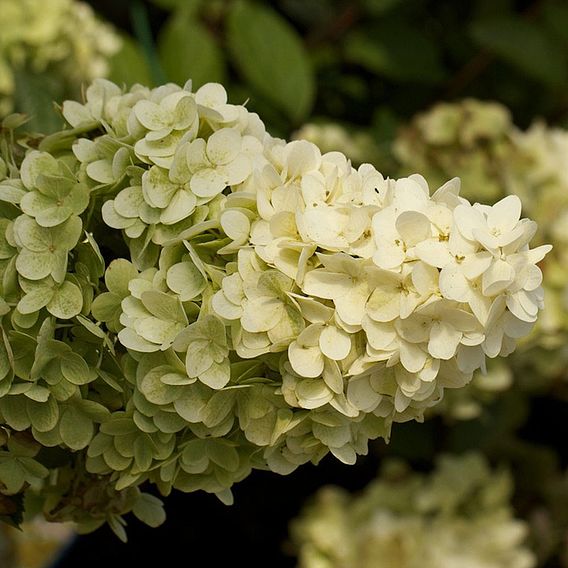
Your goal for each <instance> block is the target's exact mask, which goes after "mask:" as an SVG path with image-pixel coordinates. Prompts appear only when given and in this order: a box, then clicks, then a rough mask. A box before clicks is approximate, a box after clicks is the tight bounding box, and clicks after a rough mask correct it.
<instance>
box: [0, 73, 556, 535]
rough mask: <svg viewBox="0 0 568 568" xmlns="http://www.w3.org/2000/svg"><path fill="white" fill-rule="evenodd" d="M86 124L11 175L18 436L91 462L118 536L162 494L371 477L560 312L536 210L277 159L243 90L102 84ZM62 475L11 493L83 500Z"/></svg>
mask: <svg viewBox="0 0 568 568" xmlns="http://www.w3.org/2000/svg"><path fill="white" fill-rule="evenodd" d="M62 112H63V116H64V117H65V119H66V120H67V122H68V123H69V124H70V126H71V127H72V128H71V129H69V128H68V129H66V130H63V131H61V132H59V133H55V134H53V135H50V136H49V137H47V138H45V139H44V140H42V141H41V142H40V143H39V145H38V147H37V149H30V150H29V151H28V152H27V153H26V155H25V157H24V158H23V160H22V161H21V162H20V163H12V162H14V158H13V156H12V155H11V154H9V155H6V156H5V157H4V158H3V159H4V161H5V162H6V164H10V168H9V169H8V168H7V167H6V168H4V169H5V172H4V174H2V175H3V178H4V179H2V180H0V214H1V215H2V217H1V218H0V270H1V274H0V276H1V278H0V317H2V318H3V319H2V326H3V337H4V338H5V341H4V343H0V425H1V426H3V427H6V428H7V429H8V430H9V432H10V433H11V434H12V433H13V432H12V431H14V432H16V433H17V432H21V431H29V432H31V435H32V436H33V439H34V440H35V442H36V444H35V445H34V452H35V453H33V456H36V455H37V453H38V452H39V447H40V446H48V447H55V446H58V447H60V448H63V449H64V450H65V451H68V452H79V453H80V454H81V456H82V460H83V461H82V462H81V463H84V464H85V465H84V469H85V471H83V472H81V474H82V476H83V477H84V478H85V480H84V482H85V483H86V484H88V483H92V482H93V479H97V480H98V481H97V483H99V482H100V483H102V482H103V481H104V483H106V486H107V487H108V489H109V492H112V491H114V492H115V494H113V495H114V496H113V497H112V498H111V497H109V499H110V504H108V507H106V508H103V509H102V512H101V514H100V516H99V517H97V521H96V522H98V523H102V522H105V521H107V522H109V523H111V526H113V528H114V529H115V530H116V531H117V533H118V534H122V533H121V530H120V528H119V527H121V526H122V525H121V523H122V521H121V520H120V518H119V517H120V515H118V513H116V511H115V508H114V506H113V505H112V499H116V500H121V497H120V495H121V492H123V491H128V490H131V496H132V499H130V500H126V501H125V502H127V503H134V502H139V503H141V502H144V503H145V502H146V501H140V499H143V500H146V499H147V498H146V497H143V496H142V495H143V494H139V493H137V492H136V491H133V490H135V489H136V490H137V488H138V486H140V485H141V484H142V483H144V482H146V481H149V482H151V483H155V484H156V485H157V487H158V488H159V490H160V491H161V492H162V493H163V494H167V493H169V492H170V491H171V490H172V489H180V490H183V491H193V490H197V489H202V490H205V491H208V492H211V493H215V494H216V495H218V496H219V498H220V499H222V500H223V501H224V502H230V501H231V499H232V497H231V493H230V488H231V486H232V485H233V484H234V483H235V482H238V481H240V480H241V479H243V478H244V477H246V476H247V475H248V474H249V473H250V471H251V470H252V469H253V468H260V469H270V470H271V471H274V472H278V473H289V472H291V471H293V470H294V469H295V468H297V467H298V466H299V465H301V464H304V463H306V462H310V461H311V462H313V463H317V462H318V461H319V460H321V459H322V458H323V456H325V455H326V454H327V453H329V452H331V453H332V454H333V455H334V456H336V457H337V458H338V459H340V460H342V461H343V462H345V463H351V464H352V463H355V461H356V458H357V455H359V454H364V453H366V452H367V446H368V441H369V440H370V439H375V438H379V437H382V438H385V439H388V438H389V435H390V429H391V426H392V424H393V422H401V421H406V420H411V419H416V420H422V419H423V416H424V412H425V410H426V409H428V408H430V407H432V406H433V405H435V404H437V403H438V402H439V401H440V400H441V399H442V398H443V395H444V390H445V389H446V388H456V387H461V386H463V385H465V384H466V383H468V381H470V379H471V377H472V374H473V372H474V371H475V370H476V369H479V368H481V369H484V368H485V359H486V357H489V358H494V357H497V356H498V355H507V354H509V353H510V352H511V351H512V350H513V349H514V346H515V340H516V339H517V338H518V337H520V336H522V335H523V334H526V333H527V332H528V330H529V329H530V328H531V326H532V325H533V324H534V322H535V320H536V318H537V314H538V311H539V310H540V309H541V308H542V305H543V298H542V287H541V280H542V274H541V272H540V269H539V268H538V266H537V263H538V262H539V261H540V260H541V259H542V258H543V256H544V255H545V254H546V252H547V251H548V250H549V248H550V247H548V246H541V247H539V248H536V249H530V248H529V241H530V239H531V238H532V236H533V235H534V231H535V230H536V225H535V223H533V222H532V221H529V220H527V219H521V205H520V201H519V200H518V198H516V197H507V198H506V199H504V200H502V201H501V202H499V203H497V204H495V205H494V206H493V207H488V206H484V205H480V204H475V205H471V204H470V203H469V202H468V201H467V200H465V199H463V198H461V197H460V196H459V182H458V180H457V179H453V180H451V181H449V182H448V183H446V184H444V185H443V186H442V187H440V188H439V189H437V190H436V191H435V192H434V193H433V194H432V195H430V191H429V188H428V185H427V183H426V181H425V180H424V178H423V177H421V176H420V175H417V174H414V175H411V176H409V177H404V178H401V179H398V180H393V179H385V178H384V177H383V176H382V175H381V174H380V173H379V172H378V171H377V170H376V169H375V167H373V166H372V165H370V164H362V165H360V166H359V167H358V168H354V167H353V166H352V164H351V162H350V161H349V160H348V159H347V158H346V157H345V156H344V155H343V154H341V153H339V152H327V153H323V154H322V152H321V151H320V150H319V149H318V147H317V146H315V145H314V144H312V143H310V142H308V141H304V140H295V141H292V142H286V141H284V140H281V139H277V138H274V137H272V136H270V135H269V134H268V133H267V132H266V130H265V127H264V125H263V123H262V121H261V120H260V118H259V117H258V116H257V115H256V114H254V113H251V112H249V111H248V110H247V109H246V108H245V107H244V106H242V105H234V104H230V103H228V99H227V93H226V91H225V89H224V88H223V86H221V85H219V84H206V85H204V86H202V87H201V88H199V89H198V90H197V91H196V92H193V91H192V88H191V83H190V82H188V83H187V84H186V85H185V86H184V87H183V88H182V87H180V86H177V85H173V84H167V85H163V86H161V87H157V88H155V89H148V88H146V87H143V86H141V85H136V86H134V87H132V88H131V89H130V90H129V91H125V90H123V89H121V88H119V87H118V86H116V85H114V84H113V83H111V82H108V81H106V80H102V79H99V80H96V81H95V82H94V83H93V84H92V85H91V86H90V87H89V88H88V89H87V90H86V92H85V101H84V102H83V103H78V102H76V101H67V102H65V103H64V105H63V109H62ZM1 173H2V172H0V174H1ZM103 276H104V281H103ZM61 322H63V323H61ZM14 352H18V353H22V354H23V355H22V356H21V357H19V358H17V359H14V358H13V357H12V355H11V354H12V353H14ZM28 354H29V357H28V356H27V355H28ZM9 440H17V436H16V437H14V436H11V437H10V438H9ZM11 443H12V444H14V443H15V442H11ZM10 451H12V450H10ZM13 451H14V452H15V450H13ZM14 455H15V454H14ZM33 456H32V457H33ZM33 459H35V458H33ZM32 461H33V460H32ZM70 461H71V460H70ZM33 464H34V466H33V467H35V461H33ZM48 473H49V472H48V470H47V469H46V468H43V469H39V468H37V467H36V468H35V469H33V470H32V471H31V473H29V474H27V475H28V477H25V476H22V475H15V474H14V475H8V476H5V478H3V477H2V471H0V481H2V482H4V483H5V484H10V487H12V488H14V492H17V491H19V490H20V489H21V488H22V487H23V486H24V483H29V481H28V478H29V479H33V481H34V484H35V485H34V486H42V484H44V483H49V481H47V480H51V479H58V480H62V479H66V480H67V481H68V482H69V483H71V481H69V479H70V477H69V476H68V475H67V476H59V477H57V476H51V475H48ZM40 474H41V475H40ZM73 487H79V486H75V485H74V486H73ZM76 490H78V489H76ZM52 492H54V493H55V494H56V495H57V498H55V497H53V498H50V500H49V502H48V503H49V506H50V507H54V506H56V507H57V510H59V509H61V510H67V509H66V508H65V507H66V503H67V501H68V500H70V499H73V493H72V492H71V491H70V489H69V486H68V485H65V484H63V483H60V484H59V485H57V491H55V490H53V491H52ZM46 506H47V505H46ZM137 507H141V505H138V506H137ZM150 508H151V509H152V510H153V511H154V509H155V507H154V506H153V505H152V507H150ZM71 509H72V510H74V509H73V508H71ZM121 510H122V509H121ZM136 510H137V509H134V512H135V514H136ZM74 511H75V510H74ZM113 511H114V512H113ZM75 512H76V511H75ZM48 513H49V514H50V515H51V514H55V513H54V511H53V510H51V509H50V510H49V511H48ZM141 514H144V513H143V512H142V513H141ZM155 517H156V515H155V511H154V512H153V513H152V518H155ZM158 517H159V516H158ZM78 518H80V519H82V522H84V519H85V514H79V515H78ZM159 518H160V517H159Z"/></svg>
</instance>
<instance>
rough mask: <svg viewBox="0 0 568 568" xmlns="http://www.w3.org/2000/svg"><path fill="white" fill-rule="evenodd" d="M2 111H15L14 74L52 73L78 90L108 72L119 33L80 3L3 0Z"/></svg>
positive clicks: (69, 0) (0, 23) (74, 0)
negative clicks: (25, 70) (12, 108)
mask: <svg viewBox="0 0 568 568" xmlns="http://www.w3.org/2000/svg"><path fill="white" fill-rule="evenodd" d="M0 29H2V33H1V34H0V97H1V98H0V111H1V112H2V113H8V112H10V111H11V100H10V97H11V96H12V94H13V92H14V89H15V71H16V70H18V69H21V68H25V69H27V70H31V71H33V72H40V73H41V72H44V71H46V70H49V71H50V72H52V73H54V74H56V75H57V76H58V77H59V79H60V81H61V82H62V83H67V82H70V83H71V85H72V86H73V87H74V89H75V90H77V91H78V88H79V86H80V84H81V82H82V81H92V80H93V79H95V78H97V77H104V76H105V75H106V74H107V73H108V58H109V57H110V56H112V55H114V54H115V53H116V52H117V51H118V50H119V49H120V46H121V40H120V38H119V36H118V35H117V33H116V32H115V31H114V30H113V29H112V27H111V26H110V25H108V24H105V23H103V22H102V21H100V20H99V19H98V18H97V17H96V16H95V13H94V12H93V9H92V8H91V6H89V4H87V3H85V2H80V1H77V0H17V1H14V0H0Z"/></svg>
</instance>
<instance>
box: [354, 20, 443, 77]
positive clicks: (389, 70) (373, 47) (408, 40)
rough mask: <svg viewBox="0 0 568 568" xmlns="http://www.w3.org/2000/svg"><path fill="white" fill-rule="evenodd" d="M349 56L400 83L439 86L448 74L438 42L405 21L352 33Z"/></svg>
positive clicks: (379, 25) (359, 63) (355, 61)
mask: <svg viewBox="0 0 568 568" xmlns="http://www.w3.org/2000/svg"><path fill="white" fill-rule="evenodd" d="M345 57H346V59H347V60H348V61H351V62H353V63H357V64H358V65H361V66H362V67H364V68H366V69H368V70H369V71H372V72H373V73H376V74H377V75H384V76H385V77H388V78H390V79H394V80H396V81H410V82H420V83H436V82H438V81H440V80H441V79H443V78H444V75H445V72H444V68H443V67H442V63H441V60H440V53H439V50H438V48H437V46H436V44H435V43H434V41H433V40H432V39H430V38H429V37H428V36H427V35H426V34H424V33H423V32H422V31H421V30H419V29H418V28H414V27H412V26H409V25H408V24H406V23H402V22H396V23H394V22H390V23H386V22H385V23H384V24H383V23H381V24H378V25H376V26H373V28H372V29H371V28H370V29H368V30H365V31H364V30H356V31H354V32H352V33H351V34H349V36H348V37H347V39H346V41H345Z"/></svg>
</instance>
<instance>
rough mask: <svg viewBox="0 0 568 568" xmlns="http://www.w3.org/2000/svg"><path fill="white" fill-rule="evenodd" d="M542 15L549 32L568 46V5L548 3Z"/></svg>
mask: <svg viewBox="0 0 568 568" xmlns="http://www.w3.org/2000/svg"><path fill="white" fill-rule="evenodd" d="M542 15H543V20H544V25H545V26H546V28H547V30H549V31H550V32H551V33H553V34H554V35H555V36H556V37H557V38H558V39H559V40H560V41H562V42H563V43H564V45H565V46H568V4H566V3H564V2H546V3H545V4H544V8H543V13H542Z"/></svg>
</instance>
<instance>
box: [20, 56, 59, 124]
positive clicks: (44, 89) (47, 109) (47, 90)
mask: <svg viewBox="0 0 568 568" xmlns="http://www.w3.org/2000/svg"><path fill="white" fill-rule="evenodd" d="M14 75H15V78H16V90H15V93H14V102H15V107H16V110H17V111H19V112H22V113H23V114H26V115H28V116H29V117H30V121H29V122H28V123H27V124H26V130H28V131H32V132H33V131H36V132H41V133H45V134H49V133H51V132H55V131H56V130H61V128H62V127H63V119H62V118H61V116H60V115H59V113H58V112H57V111H56V110H55V107H54V104H53V103H54V102H63V101H62V99H63V84H64V82H63V81H61V77H57V75H55V74H51V75H50V74H49V73H37V72H36V73H34V72H33V71H30V70H27V69H24V68H23V67H21V66H18V68H17V70H16V71H15V73H14Z"/></svg>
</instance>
